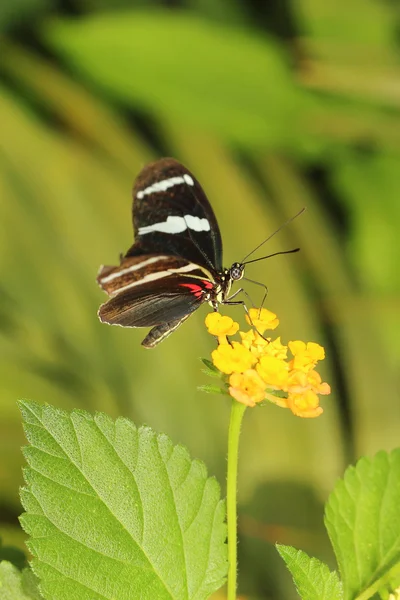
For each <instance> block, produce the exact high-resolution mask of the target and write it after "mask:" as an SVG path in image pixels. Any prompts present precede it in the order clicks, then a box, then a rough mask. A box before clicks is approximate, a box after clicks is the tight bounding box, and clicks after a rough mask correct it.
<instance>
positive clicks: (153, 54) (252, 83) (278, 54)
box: [45, 10, 308, 145]
mask: <svg viewBox="0 0 400 600" xmlns="http://www.w3.org/2000/svg"><path fill="white" fill-rule="evenodd" d="M45 36H46V38H47V40H49V42H50V43H51V45H52V46H53V47H54V48H55V49H56V50H58V51H59V52H61V53H62V54H63V55H64V56H65V58H66V59H67V60H68V61H69V62H70V63H72V65H73V66H74V67H76V68H77V69H79V70H80V71H81V72H82V73H83V74H84V77H85V78H86V79H90V80H91V81H93V82H94V83H95V84H97V85H98V86H100V87H101V88H103V89H104V90H106V91H107V92H108V94H109V95H111V96H112V97H114V98H117V99H118V100H119V101H123V102H125V103H127V104H129V105H133V106H139V107H144V108H145V109H146V110H149V109H150V110H152V111H154V112H156V113H157V115H159V116H160V117H161V118H165V119H167V120H168V122H169V121H171V119H172V120H175V121H177V122H180V123H184V122H187V123H191V124H193V125H194V126H196V127H198V128H206V129H208V130H211V131H214V132H215V133H217V134H220V135H222V136H224V137H226V138H228V139H231V140H233V141H236V142H239V143H240V142H241V143H246V144H252V145H254V144H256V145H258V144H262V145H268V144H271V143H276V144H279V145H281V144H282V143H284V141H285V140H286V141H287V142H288V143H291V140H292V139H293V136H294V135H295V131H296V128H297V125H298V122H297V121H298V117H299V115H300V113H301V109H302V108H303V102H304V100H305V96H304V95H303V93H302V91H301V89H300V88H299V87H298V86H297V85H296V84H295V82H294V80H293V78H292V74H291V71H290V68H289V61H288V60H287V57H286V55H285V53H284V52H282V50H281V49H280V47H279V45H278V44H277V43H275V42H274V41H273V40H272V39H267V37H266V36H265V35H264V36H261V35H260V36H257V35H255V33H254V32H252V31H245V30H243V29H240V28H234V27H231V28H229V27H227V26H225V27H221V26H220V25H218V24H215V23H210V22H207V21H206V20H203V19H201V18H198V17H196V16H194V15H193V14H190V13H184V12H178V11H176V12H171V11H163V10H158V11H155V10H153V11H151V12H145V11H131V12H124V13H120V14H118V13H115V14H112V15H111V14H107V15H96V16H92V17H90V18H85V19H80V20H79V21H77V20H70V21H67V20H64V21H57V22H56V21H54V22H52V23H50V24H49V26H48V27H47V28H46V30H45ZM171 40H173V41H174V43H173V44H172V43H171ZM127 73H131V74H132V76H127ZM307 99H308V96H307Z"/></svg>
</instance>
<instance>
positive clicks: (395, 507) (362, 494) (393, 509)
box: [325, 449, 400, 600]
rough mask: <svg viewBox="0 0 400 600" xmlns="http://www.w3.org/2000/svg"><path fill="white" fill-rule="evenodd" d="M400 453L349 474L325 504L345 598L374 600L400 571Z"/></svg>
mask: <svg viewBox="0 0 400 600" xmlns="http://www.w3.org/2000/svg"><path fill="white" fill-rule="evenodd" d="M399 506H400V450H399V449H398V450H394V451H393V452H392V453H391V454H387V453H386V452H379V453H378V454H377V455H376V456H375V457H374V458H372V459H369V458H362V459H361V460H360V461H359V462H358V463H357V465H356V466H355V467H350V468H349V469H347V470H346V473H345V475H344V478H343V480H341V481H339V483H338V484H337V485H336V487H335V490H334V491H333V493H332V494H331V496H330V498H329V501H328V504H327V506H326V513H325V522H326V527H327V529H328V533H329V536H330V538H331V541H332V545H333V547H334V550H335V554H336V557H337V561H338V564H339V568H340V573H341V576H342V581H343V590H344V597H345V599H346V600H347V599H350V598H356V597H360V598H363V599H364V598H370V597H371V596H372V595H373V594H374V593H375V592H377V591H378V590H379V589H381V588H383V587H384V586H385V585H386V584H387V582H388V581H389V580H391V579H392V578H393V576H394V575H395V574H396V573H397V572H398V569H399V567H400V512H399Z"/></svg>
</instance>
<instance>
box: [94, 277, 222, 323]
mask: <svg viewBox="0 0 400 600" xmlns="http://www.w3.org/2000/svg"><path fill="white" fill-rule="evenodd" d="M210 285H212V283H211V282H209V281H207V280H201V279H193V278H192V277H186V276H184V275H179V274H174V275H170V276H169V277H168V278H163V279H159V280H155V281H149V282H148V283H146V284H145V285H137V286H133V287H127V288H125V289H124V290H123V291H121V292H120V293H117V294H116V295H114V296H112V297H111V298H110V299H109V300H108V301H107V302H106V303H104V304H102V305H101V306H100V309H99V318H100V320H101V321H102V322H105V323H109V324H110V325H122V326H123V327H154V326H159V325H161V324H165V323H168V322H169V321H180V320H181V319H183V318H184V317H186V316H189V315H190V314H191V313H192V312H193V311H195V310H196V309H197V308H198V307H199V306H200V305H201V304H202V303H203V302H204V301H205V300H206V298H207V293H208V289H209V288H210Z"/></svg>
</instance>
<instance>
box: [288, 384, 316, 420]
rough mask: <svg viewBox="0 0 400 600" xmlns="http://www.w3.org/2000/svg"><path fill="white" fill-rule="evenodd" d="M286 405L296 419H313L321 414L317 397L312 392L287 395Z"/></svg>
mask: <svg viewBox="0 0 400 600" xmlns="http://www.w3.org/2000/svg"><path fill="white" fill-rule="evenodd" d="M287 404H288V407H289V408H290V410H291V411H292V413H293V414H294V415H296V416H298V417H303V418H308V419H313V418H315V417H319V415H321V414H322V413H323V410H322V408H321V406H319V399H318V396H317V394H315V392H313V391H312V390H308V391H306V392H304V393H303V394H289V395H288V399H287Z"/></svg>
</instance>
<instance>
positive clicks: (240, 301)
mask: <svg viewBox="0 0 400 600" xmlns="http://www.w3.org/2000/svg"><path fill="white" fill-rule="evenodd" d="M257 283H258V282H257ZM260 285H262V284H260ZM240 292H243V294H245V296H246V297H247V298H248V299H249V300H250V302H251V304H252V305H253V308H254V302H253V301H252V299H251V298H250V296H249V294H248V293H247V292H246V290H244V289H243V288H240V289H238V290H237V291H236V292H235V293H234V294H232V296H230V298H228V299H227V300H225V301H224V302H223V303H222V304H230V305H231V306H238V305H239V304H241V305H242V306H243V309H244V311H245V313H246V315H247V316H248V318H249V321H250V325H251V326H252V327H254V329H255V330H256V331H257V333H258V335H260V336H261V337H262V338H263V340H265V341H266V342H269V340H267V338H266V337H264V336H263V334H262V333H261V332H260V331H258V329H257V327H256V326H255V325H254V323H253V319H252V318H251V316H250V313H249V309H248V308H247V305H246V303H245V301H244V300H234V301H233V302H232V298H235V296H237V295H238V294H239V293H240Z"/></svg>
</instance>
